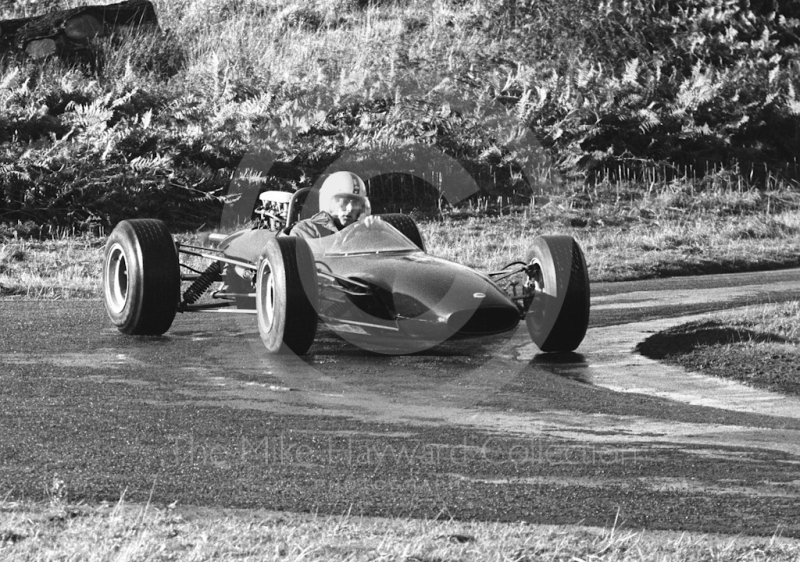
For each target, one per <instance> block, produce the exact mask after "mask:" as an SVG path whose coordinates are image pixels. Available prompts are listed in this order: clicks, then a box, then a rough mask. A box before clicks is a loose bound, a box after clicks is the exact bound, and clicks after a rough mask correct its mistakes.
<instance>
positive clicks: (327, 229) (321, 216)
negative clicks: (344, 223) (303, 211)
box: [289, 211, 337, 238]
mask: <svg viewBox="0 0 800 562" xmlns="http://www.w3.org/2000/svg"><path fill="white" fill-rule="evenodd" d="M336 231H337V229H336V224H335V223H334V222H333V217H332V216H331V215H330V214H328V213H326V212H325V211H320V212H318V213H317V214H315V215H313V216H312V217H310V218H307V219H303V220H301V221H300V222H298V223H297V224H295V225H294V226H293V227H292V228H291V230H290V231H289V233H290V234H291V235H293V236H306V237H310V238H321V237H323V236H328V235H329V234H333V233H335V232H336Z"/></svg>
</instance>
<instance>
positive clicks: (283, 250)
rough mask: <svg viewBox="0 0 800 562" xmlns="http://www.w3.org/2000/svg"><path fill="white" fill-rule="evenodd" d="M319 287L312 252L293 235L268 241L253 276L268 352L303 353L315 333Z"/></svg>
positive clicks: (302, 240)
mask: <svg viewBox="0 0 800 562" xmlns="http://www.w3.org/2000/svg"><path fill="white" fill-rule="evenodd" d="M318 302H319V288H318V285H317V269H316V265H315V264H314V254H313V253H312V252H311V248H310V247H309V246H308V243H307V242H306V241H305V240H304V239H302V238H297V237H294V236H277V237H275V238H271V239H270V240H268V241H267V244H266V248H265V249H264V253H263V254H262V256H261V261H260V263H259V266H258V273H257V276H256V312H257V315H258V331H259V333H260V334H261V339H262V341H263V342H264V345H265V346H266V348H267V350H268V351H269V352H270V353H278V352H287V351H292V352H293V353H295V354H297V355H303V354H304V353H306V352H307V351H308V349H309V348H310V347H311V344H312V343H314V338H315V336H316V333H317V309H318Z"/></svg>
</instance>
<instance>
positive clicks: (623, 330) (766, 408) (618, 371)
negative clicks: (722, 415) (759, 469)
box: [517, 314, 800, 419]
mask: <svg viewBox="0 0 800 562" xmlns="http://www.w3.org/2000/svg"><path fill="white" fill-rule="evenodd" d="M707 316H708V315H706V314H701V315H692V316H684V317H678V318H668V319H662V320H654V321H647V322H639V323H634V324H625V325H619V326H609V327H605V328H593V329H591V330H589V332H588V333H587V335H586V339H585V340H584V342H583V343H582V344H581V347H580V352H581V354H580V355H578V354H572V355H574V356H575V357H576V358H577V359H576V360H575V361H574V362H570V361H559V362H554V363H550V362H547V361H539V362H538V363H537V365H538V366H541V367H542V368H545V369H548V370H549V371H551V372H553V373H554V374H557V375H559V376H561V377H566V378H570V379H573V380H578V381H581V382H585V383H588V384H592V385H596V386H600V387H603V388H607V389H609V390H613V391H615V392H625V393H636V394H644V395H647V396H655V397H658V398H666V399H669V400H674V401H677V402H683V403H686V404H690V405H693V406H703V407H710V408H720V409H723V410H732V411H737V412H746V413H751V414H761V415H766V416H773V417H787V418H794V419H800V398H797V397H792V396H786V395H783V394H779V393H777V392H770V391H768V390H762V389H758V388H754V387H751V386H747V385H745V384H742V383H739V382H736V381H731V380H727V379H722V378H719V377H711V376H707V375H703V374H700V373H696V372H691V371H685V370H684V369H682V368H680V367H676V366H671V365H666V364H663V363H660V362H658V361H655V360H652V359H649V358H647V357H644V356H643V355H641V354H639V353H636V352H635V348H636V344H638V343H639V342H641V341H643V340H644V339H646V338H647V337H649V336H650V335H652V334H653V333H657V332H660V331H662V330H665V329H667V328H670V327H672V326H677V325H680V324H684V323H687V322H692V321H695V320H698V319H701V318H705V317H707ZM537 353H538V349H537V348H536V346H535V345H534V344H532V343H531V344H527V345H524V346H522V347H520V348H518V349H517V360H518V361H535V360H536V359H535V357H536V354H537Z"/></svg>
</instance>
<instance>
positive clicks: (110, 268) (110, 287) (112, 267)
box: [105, 244, 128, 313]
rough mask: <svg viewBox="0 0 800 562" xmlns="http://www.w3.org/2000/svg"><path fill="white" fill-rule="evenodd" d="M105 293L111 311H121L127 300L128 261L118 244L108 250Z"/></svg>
mask: <svg viewBox="0 0 800 562" xmlns="http://www.w3.org/2000/svg"><path fill="white" fill-rule="evenodd" d="M105 294H106V302H107V303H108V307H109V308H110V309H111V311H112V312H114V313H119V312H122V309H123V308H125V304H126V303H127V302H128V262H127V260H126V259H125V252H124V251H123V250H122V246H120V245H119V244H115V245H114V246H112V248H111V251H109V252H108V260H107V261H106V286H105Z"/></svg>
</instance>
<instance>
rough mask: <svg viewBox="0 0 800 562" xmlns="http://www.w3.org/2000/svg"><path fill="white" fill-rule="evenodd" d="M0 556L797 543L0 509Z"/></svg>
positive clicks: (774, 546) (333, 555)
mask: <svg viewBox="0 0 800 562" xmlns="http://www.w3.org/2000/svg"><path fill="white" fill-rule="evenodd" d="M0 538H1V539H2V540H0V557H2V559H3V560H6V561H9V562H15V561H20V562H21V561H37V562H46V561H51V560H53V561H55V560H81V561H83V562H93V561H100V560H104V561H105V560H115V561H134V560H135V561H142V562H146V561H156V560H191V561H198V562H199V561H203V560H214V561H224V560H287V561H294V560H296V561H299V560H312V561H313V560H320V561H322V560H324V561H336V560H343V561H344V560H348V561H355V560H402V561H409V562H410V561H417V562H421V561H431V562H432V561H441V562H445V561H453V562H455V561H468V560H476V561H487V562H488V561H494V560H496V561H506V560H514V561H520V562H521V561H528V560H531V561H532V560H575V561H579V560H595V561H600V560H604V561H616V560H619V561H622V560H631V561H633V560H643V561H648V560H659V561H669V560H676V561H678V560H680V561H695V560H697V561H699V560H720V561H722V560H743V561H745V560H752V561H757V560H797V559H798V557H800V543H798V542H797V541H793V540H787V539H780V538H777V537H772V538H753V537H726V536H705V535H697V534H689V533H680V534H679V533H670V532H655V531H639V530H626V529H619V528H612V529H600V528H590V527H557V526H540V525H528V524H526V523H478V522H456V521H450V520H436V521H424V520H414V519H402V518H399V519H381V518H363V517H357V516H351V515H343V516H338V517H334V516H315V515H305V514H292V513H275V512H269V511H265V510H261V511H252V510H250V511H245V510H232V509H225V510H222V509H211V508H208V509H205V508H198V509H190V508H176V507H175V506H170V507H166V508H156V507H154V506H137V505H126V504H124V503H123V502H122V501H120V502H119V503H118V504H116V505H101V506H97V507H87V506H82V505H79V506H67V505H64V504H63V503H62V502H61V501H60V500H58V499H56V500H55V501H51V503H50V504H49V505H24V504H16V503H9V502H6V503H4V504H2V505H0Z"/></svg>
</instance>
